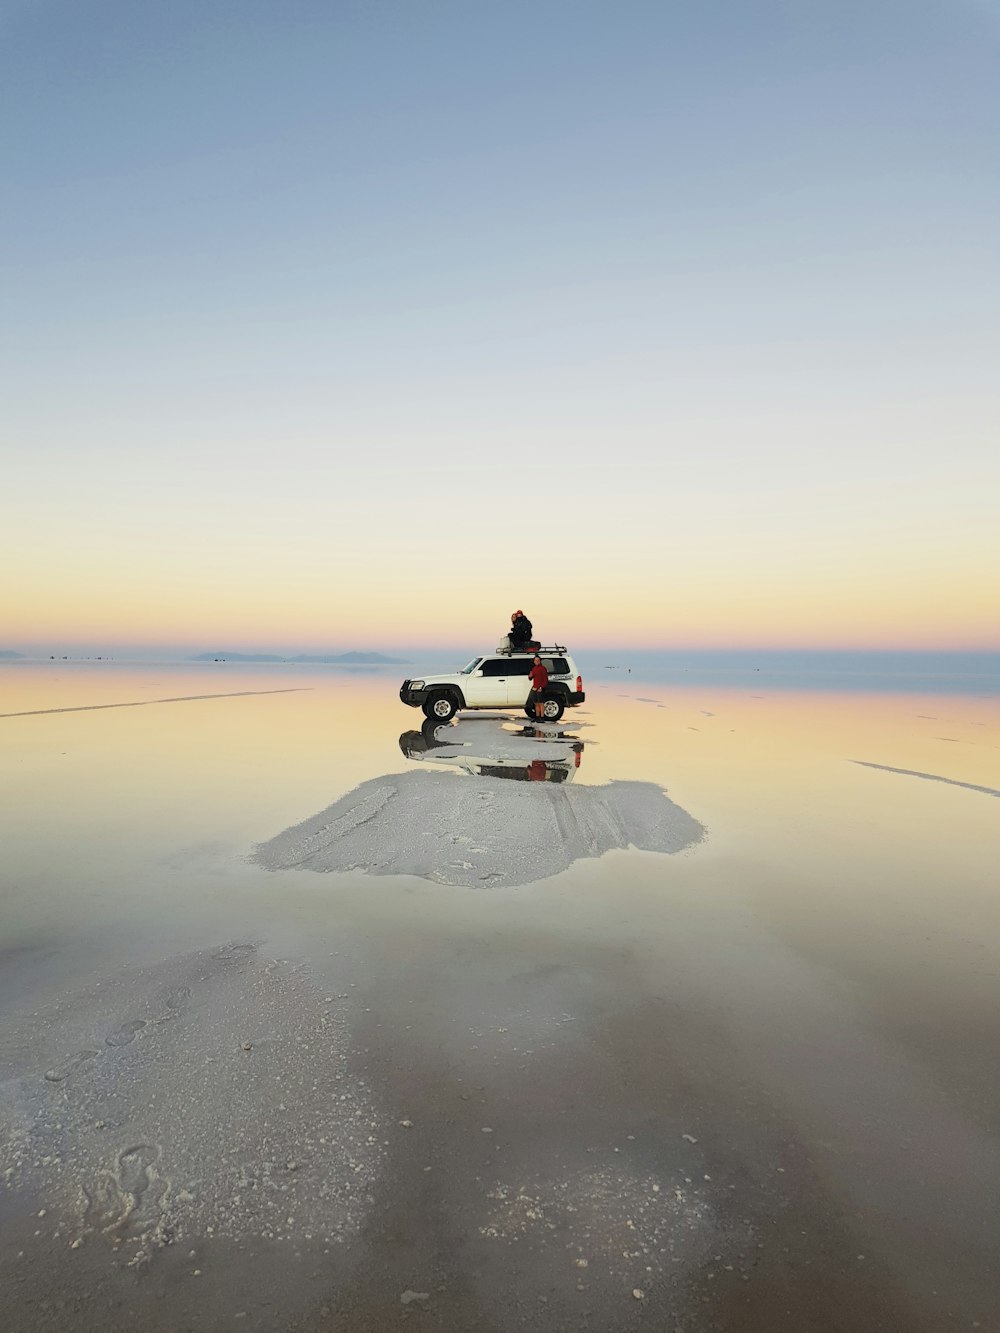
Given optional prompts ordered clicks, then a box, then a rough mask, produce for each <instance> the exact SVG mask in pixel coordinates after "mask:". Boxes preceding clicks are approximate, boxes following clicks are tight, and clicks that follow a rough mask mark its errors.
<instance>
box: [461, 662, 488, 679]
mask: <svg viewBox="0 0 1000 1333" xmlns="http://www.w3.org/2000/svg"><path fill="white" fill-rule="evenodd" d="M482 660H483V659H482V658H481V657H474V658H473V659H472V661H471V662H470V663H469V665H468V666H464V667H462V670H461V672H460V673H459V674H460V675H462V676H471V675H472V673H473V671H475V669H476V667H477V666H478V665H479V663H480V662H481V661H482Z"/></svg>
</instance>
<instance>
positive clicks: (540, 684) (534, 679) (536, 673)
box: [528, 653, 549, 721]
mask: <svg viewBox="0 0 1000 1333" xmlns="http://www.w3.org/2000/svg"><path fill="white" fill-rule="evenodd" d="M528 679H529V680H530V681H531V691H530V693H529V694H528V707H529V708H531V707H534V710H535V717H537V718H538V720H539V721H541V720H542V709H543V707H544V702H543V700H542V693H543V691H544V690H545V687H546V686H547V685H548V683H549V673H548V671H547V670H546V669H545V663H544V662H543V661H542V659H541V658H540V657H539V656H538V654H537V653H536V654H535V660H534V662H533V663H532V664H531V670H530V671H529V672H528Z"/></svg>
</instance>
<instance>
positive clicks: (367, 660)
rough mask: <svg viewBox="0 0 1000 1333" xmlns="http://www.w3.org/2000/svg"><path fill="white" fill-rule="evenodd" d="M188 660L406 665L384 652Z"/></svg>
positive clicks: (219, 656) (221, 654) (236, 655)
mask: <svg viewBox="0 0 1000 1333" xmlns="http://www.w3.org/2000/svg"><path fill="white" fill-rule="evenodd" d="M188 661H189V662H315V663H319V664H325V665H334V666H336V665H337V664H338V663H339V664H340V665H341V666H407V665H408V663H407V660H406V658H405V657H386V656H385V654H384V653H300V654H299V655H298V657H278V656H276V655H275V654H274V653H225V652H218V653H199V654H198V656H197V657H190V658H188Z"/></svg>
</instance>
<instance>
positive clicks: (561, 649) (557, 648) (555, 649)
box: [499, 643, 566, 657]
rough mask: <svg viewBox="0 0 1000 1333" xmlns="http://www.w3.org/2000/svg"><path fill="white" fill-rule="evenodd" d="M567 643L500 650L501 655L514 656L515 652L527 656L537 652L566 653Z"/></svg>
mask: <svg viewBox="0 0 1000 1333" xmlns="http://www.w3.org/2000/svg"><path fill="white" fill-rule="evenodd" d="M565 652H566V645H565V644H562V643H550V644H546V645H543V647H541V648H502V649H501V650H500V652H499V656H500V657H513V656H514V655H515V654H517V655H519V656H522V655H523V656H524V657H527V656H528V655H529V654H531V655H533V654H535V653H565Z"/></svg>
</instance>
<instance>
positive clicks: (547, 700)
mask: <svg viewBox="0 0 1000 1333" xmlns="http://www.w3.org/2000/svg"><path fill="white" fill-rule="evenodd" d="M565 711H566V704H565V702H564V700H563V699H561V698H560V697H559V696H558V695H556V694H547V695H545V697H544V698H543V699H542V721H543V722H558V721H559V719H560V718H561V717H562V715H563V713H565ZM524 713H525V716H526V717H530V718H532V719H535V709H534V706H531V707H530V708H529V706H528V705H527V704H525V705H524Z"/></svg>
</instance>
